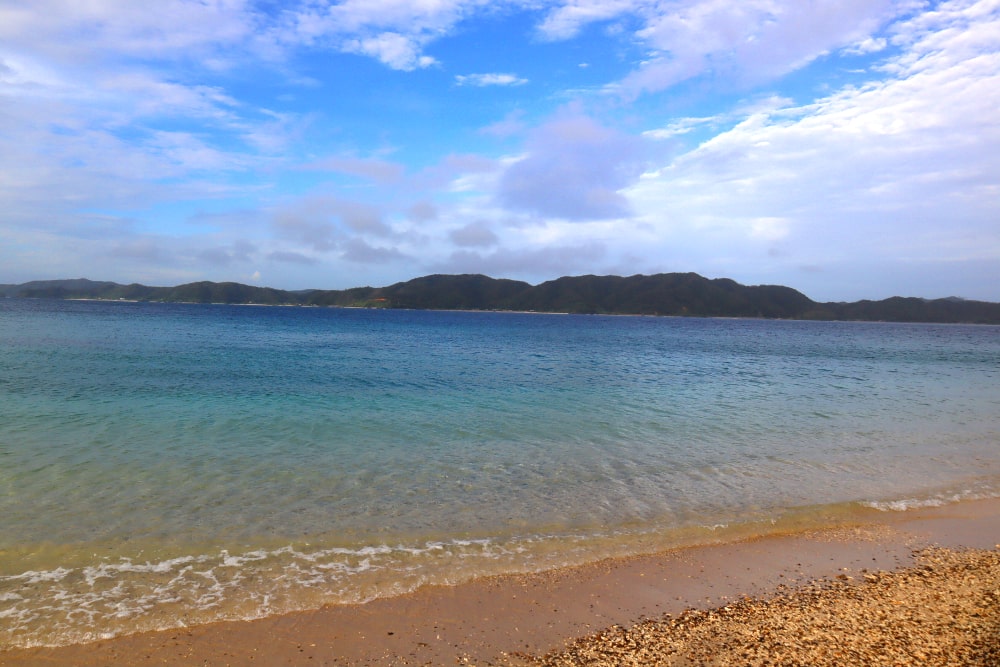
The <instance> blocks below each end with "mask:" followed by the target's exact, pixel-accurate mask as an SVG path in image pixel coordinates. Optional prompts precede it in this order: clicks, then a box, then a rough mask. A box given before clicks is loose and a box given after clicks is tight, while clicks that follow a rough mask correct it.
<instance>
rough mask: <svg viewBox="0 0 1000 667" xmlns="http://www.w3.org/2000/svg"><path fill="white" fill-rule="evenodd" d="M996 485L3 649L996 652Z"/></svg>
mask: <svg viewBox="0 0 1000 667" xmlns="http://www.w3.org/2000/svg"><path fill="white" fill-rule="evenodd" d="M998 543H1000V500H981V501H970V502H964V503H958V504H953V505H948V506H945V507H938V508H926V509H920V510H910V511H907V512H887V513H885V514H883V515H880V516H879V519H878V520H877V521H876V522H874V523H870V524H866V525H857V526H849V527H842V528H838V529H833V530H825V531H811V532H804V533H800V534H791V535H778V536H769V537H764V538H759V539H755V540H749V541H743V542H739V543H734V544H719V545H709V546H702V547H695V548H688V549H681V550H676V551H670V552H666V553H661V554H654V555H645V556H639V557H633V558H627V559H616V560H609V561H603V562H600V563H595V564H592V565H588V566H585V567H578V568H569V569H562V570H555V571H550V572H544V573H538V574H526V575H512V576H505V577H493V578H488V579H482V580H477V581H473V582H470V583H467V584H464V585H460V586H454V587H427V588H424V589H421V590H419V591H417V592H416V593H413V594H410V595H405V596H401V597H397V598H390V599H380V600H375V601H373V602H370V603H368V604H364V605H353V606H352V605H344V606H333V607H327V608H324V609H320V610H316V611H310V612H304V613H296V614H290V615H286V616H279V617H272V618H265V619H260V620H256V621H247V622H237V623H218V624H212V625H206V626H196V627H190V628H184V629H180V630H171V631H164V632H154V633H145V634H139V635H132V636H126V637H119V638H116V639H112V640H106V641H101V642H97V643H94V644H88V645H81V646H66V647H57V648H36V649H29V650H11V651H3V652H0V665H17V666H22V665H80V666H85V665H94V666H97V665H162V664H178V665H193V664H197V665H300V664H302V665H304V664H309V665H452V664H482V665H488V664H512V665H518V664H522V665H523V664H540V665H604V664H608V665H611V664H636V665H639V664H664V665H673V664H676V665H693V664H714V665H728V664H788V665H792V664H802V661H803V660H807V659H808V661H809V663H810V664H871V662H872V660H877V661H878V662H879V664H933V665H996V664H1000V662H998V647H1000V598H998V596H1000V556H998V554H1000V551H998V549H1000V547H998Z"/></svg>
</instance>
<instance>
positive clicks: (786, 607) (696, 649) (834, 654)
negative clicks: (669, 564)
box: [510, 547, 1000, 667]
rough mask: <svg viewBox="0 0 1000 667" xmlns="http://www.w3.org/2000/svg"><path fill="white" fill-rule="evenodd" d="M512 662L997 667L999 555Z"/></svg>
mask: <svg viewBox="0 0 1000 667" xmlns="http://www.w3.org/2000/svg"><path fill="white" fill-rule="evenodd" d="M998 549H1000V547H998ZM510 664H515V665H516V664H523V665H534V666H539V667H569V666H582V665H586V666H591V667H599V666H603V665H615V666H618V667H624V666H630V665H636V666H638V665H644V666H646V665H662V666H664V667H666V666H673V665H676V666H684V667H689V666H690V667H694V666H702V665H704V666H709V665H713V666H722V665H741V666H742V665H747V666H754V667H757V666H764V665H767V666H793V665H812V666H814V667H822V666H824V665H831V666H833V665H835V666H837V667H842V666H844V665H891V666H893V667H895V666H904V665H921V666H924V665H928V666H932V665H933V666H942V667H944V666H949V667H951V666H956V667H958V666H961V667H997V666H1000V550H957V551H956V550H948V549H928V550H925V551H923V552H921V553H920V554H919V557H918V560H917V564H916V566H914V567H911V568H907V569H903V570H898V571H893V572H881V571H880V572H866V571H859V572H845V573H843V574H841V575H840V576H838V577H837V578H834V579H831V580H822V581H817V582H813V583H811V584H809V585H807V586H802V587H797V588H784V589H780V590H779V591H778V592H777V594H776V595H775V596H774V597H772V598H770V599H765V600H757V599H750V598H743V599H740V600H738V601H736V602H733V603H732V604H728V605H726V606H723V607H720V608H717V609H712V610H699V611H696V610H690V611H687V612H684V613H683V614H681V615H679V616H677V617H664V618H661V619H657V620H647V621H644V622H641V623H638V624H637V625H634V626H632V627H630V628H623V627H619V626H615V627H611V628H609V629H606V630H604V631H602V632H599V633H597V634H594V635H591V636H588V637H584V638H581V639H579V640H576V641H575V642H573V643H572V644H570V645H568V646H567V647H566V648H565V649H563V650H559V651H553V652H551V653H549V654H547V655H544V656H527V655H517V656H510Z"/></svg>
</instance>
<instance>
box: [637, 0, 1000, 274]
mask: <svg viewBox="0 0 1000 667" xmlns="http://www.w3.org/2000/svg"><path fill="white" fill-rule="evenodd" d="M984 6H987V3H966V2H959V3H945V4H943V5H942V6H940V7H939V8H938V11H937V12H935V13H934V14H933V15H931V17H928V16H926V15H925V16H923V17H921V18H920V19H918V20H917V21H915V22H914V24H912V25H911V24H906V25H904V26H902V27H901V29H900V30H899V31H898V32H897V37H896V42H897V45H898V46H900V47H901V48H903V52H902V53H901V54H900V55H899V56H898V57H895V58H893V59H892V60H891V61H889V62H888V63H887V66H886V68H885V69H886V70H887V71H889V72H892V73H893V76H891V77H890V78H888V79H886V80H884V81H881V82H873V83H870V84H868V85H865V86H863V87H860V88H846V89H844V90H842V91H839V92H838V93H836V94H834V95H831V96H829V97H827V98H824V99H820V100H818V101H816V102H815V103H813V104H809V105H806V106H803V107H797V108H796V107H786V108H784V109H772V110H770V111H767V110H765V111H761V112H759V113H755V114H751V115H749V116H748V117H747V118H745V119H744V120H743V121H742V122H740V123H739V124H737V125H736V126H735V127H733V128H732V129H731V130H729V131H727V132H723V133H722V134H720V135H718V136H716V137H714V138H713V139H711V140H709V141H707V142H705V143H704V144H702V145H701V146H699V147H697V148H696V149H695V150H693V151H691V152H689V153H687V154H685V155H682V156H680V157H678V158H677V159H676V160H674V161H673V162H672V163H671V164H670V165H668V166H666V167H664V168H663V169H660V170H657V171H655V172H651V173H649V174H647V175H646V176H645V177H644V178H643V179H642V180H641V181H640V182H639V183H638V184H637V185H635V186H634V187H632V188H630V189H629V190H628V194H629V197H630V201H631V202H632V205H633V206H634V207H635V208H636V209H637V210H638V211H639V212H640V216H641V219H642V220H645V221H646V222H648V223H649V225H650V226H651V229H654V230H656V231H655V233H654V234H653V237H654V238H656V239H658V241H657V242H658V243H659V244H661V246H662V247H668V246H670V245H671V244H673V245H674V247H675V248H676V247H679V246H681V245H684V244H685V240H684V238H685V237H697V238H700V239H702V241H703V242H705V245H708V244H707V241H709V240H714V242H715V245H714V246H710V247H709V249H707V250H706V249H702V250H693V249H691V248H689V250H691V252H698V253H699V254H701V255H702V257H703V258H704V259H703V261H704V262H705V263H710V262H712V261H715V260H720V259H721V258H724V257H729V258H730V259H731V260H732V261H733V262H736V261H737V260H736V259H735V258H737V257H741V258H743V259H744V260H746V261H748V262H750V261H752V260H750V259H749V258H750V257H752V256H754V255H755V254H756V256H758V257H759V258H760V260H759V261H760V262H761V264H762V265H763V264H765V263H766V264H774V262H775V261H776V260H775V254H774V253H771V254H770V255H768V251H769V250H774V249H775V248H776V247H779V246H776V245H775V244H780V248H781V249H782V252H781V253H779V255H780V256H781V257H783V258H784V259H783V260H781V261H784V262H787V263H798V264H802V265H810V266H825V267H827V269H828V270H830V269H831V267H835V266H841V267H843V266H846V265H847V264H848V263H851V262H857V261H859V260H864V261H867V262H869V263H877V262H882V263H883V265H887V264H889V263H892V262H896V263H899V262H913V261H923V262H928V261H933V262H941V261H945V260H947V261H952V262H960V261H966V260H976V261H984V260H991V261H1000V237H998V235H997V227H996V221H997V220H1000V196H998V194H1000V176H998V174H1000V120H998V118H997V115H996V109H997V108H1000V11H997V9H996V8H994V9H993V10H992V11H991V12H990V13H984V12H983V11H981V10H982V8H983V7H984ZM931 19H933V20H931ZM950 221H960V224H961V226H960V227H955V226H952V225H951V224H950ZM959 229H961V232H959V231H958V230H959ZM713 255H714V256H713ZM741 261H742V260H741ZM897 268H898V267H897ZM824 279H825V280H826V281H829V280H830V279H831V275H830V273H829V272H828V273H827V274H826V275H825V276H824Z"/></svg>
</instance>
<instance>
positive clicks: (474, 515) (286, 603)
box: [0, 299, 1000, 646]
mask: <svg viewBox="0 0 1000 667" xmlns="http://www.w3.org/2000/svg"><path fill="white" fill-rule="evenodd" d="M998 445H1000V328H998V327H985V326H958V325H910V324H883V323H820V322H785V321H762V320H720V319H678V318H647V317H596V316H560V315H538V314H515V313H448V312H418V311H381V310H349V309H313V308H264V307H247V306H221V305H219V306H207V305H186V304H178V305H169V304H135V303H98V302H60V301H42V300H15V299H7V300H0V642H3V643H4V644H6V645H18V646H23V645H31V644H38V643H47V644H52V643H66V642H72V641H81V640H85V639H90V638H95V637H99V636H104V635H110V634H115V633H121V632H130V631H134V630H138V629H150V628H159V627H171V626H175V625H179V624H191V623H197V622H204V621H208V620H217V619H221V618H250V617H256V616H260V615H265V614H269V613H278V612H282V611H288V610H291V609H299V608H310V607H315V606H319V605H321V604H324V603H330V602H349V601H358V600H364V599H370V598H372V597H377V596H384V595H392V594H398V593H400V592H404V591H406V590H412V589H413V588H414V587H416V586H419V585H421V584H423V583H429V582H438V583H447V582H456V581H460V580H463V579H466V578H469V577H471V576H476V575H479V574H486V573H496V572H511V571H526V570H536V569H541V568H546V567H553V566H558V565H564V564H569V563H578V562H585V561H587V560H593V559H595V558H599V557H603V556H607V555H622V554H628V553H636V552H640V551H649V550H654V549H659V548H665V547H670V546H675V545H679V544H686V543H696V542H709V541H714V540H720V539H731V538H733V537H736V536H740V535H747V534H758V533H763V532H768V531H771V530H778V529H786V528H794V527H799V526H809V525H820V524H825V523H837V522H844V521H851V520H855V519H857V518H859V517H861V516H863V515H864V514H865V513H866V512H874V511H878V510H879V509H882V510H889V509H898V508H905V507H910V506H914V505H920V504H933V503H940V502H947V501H950V500H953V499H958V498H965V497H979V496H995V495H998V494H1000V446H998Z"/></svg>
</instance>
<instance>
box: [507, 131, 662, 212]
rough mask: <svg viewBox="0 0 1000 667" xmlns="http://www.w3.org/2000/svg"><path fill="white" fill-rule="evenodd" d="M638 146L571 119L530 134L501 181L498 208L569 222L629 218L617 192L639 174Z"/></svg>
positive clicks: (620, 135)
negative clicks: (502, 206) (518, 155)
mask: <svg viewBox="0 0 1000 667" xmlns="http://www.w3.org/2000/svg"><path fill="white" fill-rule="evenodd" d="M643 157H644V156H643V155H642V149H641V141H640V140H638V139H636V138H635V137H632V136H629V135H626V134H623V133H620V132H617V131H615V130H612V129H609V128H606V127H602V126H601V125H599V124H598V123H596V122H595V121H593V120H592V119H590V118H588V117H586V116H582V115H577V114H570V115H566V116H562V117H557V118H556V119H554V120H552V121H550V122H549V123H547V124H545V125H544V126H542V127H540V128H538V129H537V130H535V131H534V132H533V133H532V136H531V139H530V140H529V142H528V152H527V154H526V155H525V156H524V157H522V158H520V159H518V160H517V161H515V162H513V163H512V164H511V165H510V166H509V167H507V169H506V170H505V172H504V173H503V175H502V177H501V180H500V189H499V199H500V202H501V203H502V204H503V205H505V206H507V207H510V208H512V209H514V210H521V211H531V212H535V213H537V214H540V215H542V216H546V217H555V218H563V219H569V220H594V219H605V218H620V217H628V216H629V215H631V209H630V206H629V204H628V201H627V199H626V198H625V197H624V196H623V195H622V194H621V193H620V190H622V189H623V188H625V187H627V186H629V185H631V184H632V183H633V182H634V181H635V179H637V178H638V176H639V174H640V173H641V171H642V160H643Z"/></svg>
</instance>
